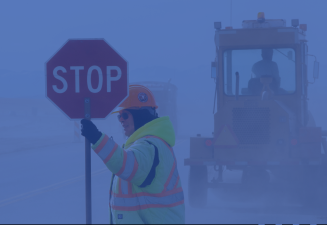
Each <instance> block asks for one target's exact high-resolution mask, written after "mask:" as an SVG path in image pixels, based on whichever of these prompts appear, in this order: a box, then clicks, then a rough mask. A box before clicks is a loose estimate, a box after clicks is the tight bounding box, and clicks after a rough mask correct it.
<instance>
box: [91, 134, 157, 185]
mask: <svg viewBox="0 0 327 225" xmlns="http://www.w3.org/2000/svg"><path fill="white" fill-rule="evenodd" d="M92 148H93V150H94V151H95V153H96V154H97V155H98V156H99V157H100V158H101V159H102V161H103V162H104V164H105V165H106V166H107V167H108V169H109V170H110V171H111V172H112V173H114V174H115V175H116V176H118V177H120V178H122V179H124V180H127V181H130V182H132V183H134V184H136V185H138V186H139V185H141V184H142V183H143V181H144V180H145V179H146V177H147V176H148V174H149V172H150V170H151V167H152V164H153V159H154V154H155V150H154V147H153V146H152V145H150V144H149V143H147V142H146V141H144V140H139V141H137V142H135V143H134V144H133V145H132V146H130V147H129V148H128V149H122V148H121V147H120V146H118V144H117V143H116V142H114V141H113V140H112V138H109V137H108V136H107V135H105V134H103V135H102V136H101V138H100V139H99V141H98V142H97V143H95V144H94V145H93V146H92Z"/></svg>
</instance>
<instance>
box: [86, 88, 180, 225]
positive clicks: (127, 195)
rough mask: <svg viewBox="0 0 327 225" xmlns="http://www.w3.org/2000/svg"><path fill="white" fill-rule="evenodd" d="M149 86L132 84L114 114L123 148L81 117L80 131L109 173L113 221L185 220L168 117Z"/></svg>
mask: <svg viewBox="0 0 327 225" xmlns="http://www.w3.org/2000/svg"><path fill="white" fill-rule="evenodd" d="M157 108H158V106H157V105H156V102H155V99H154V97H153V94H152V93H151V91H150V90H149V89H148V88H146V87H144V86H142V85H130V86H129V96H128V98H127V99H126V100H125V101H124V102H123V103H121V105H120V106H119V109H118V110H117V111H116V112H114V113H118V119H119V121H120V123H121V125H122V126H123V128H124V132H125V135H126V136H127V137H128V139H127V141H126V143H125V144H124V145H123V147H122V148H121V147H119V146H118V144H117V143H115V141H114V140H113V139H112V137H111V138H109V137H108V136H107V135H106V134H104V133H101V132H100V131H98V129H97V128H96V126H95V125H94V124H93V123H92V122H91V121H89V120H85V119H83V120H82V121H81V123H82V135H83V136H85V137H86V138H87V139H88V140H89V141H90V142H91V143H92V144H93V145H92V148H93V150H94V151H95V152H96V153H97V154H98V155H99V157H100V158H101V159H102V160H103V162H104V163H105V165H106V166H107V167H108V169H109V170H110V171H111V172H112V174H113V175H112V180H111V185H110V192H109V193H110V197H109V214H110V222H111V223H141V224H142V223H145V224H147V223H151V224H155V223H185V206H184V194H183V189H182V186H181V180H180V178H179V174H178V171H177V162H176V158H175V155H174V152H173V149H172V147H173V146H174V144H175V133H174V130H173V126H172V123H171V122H170V120H169V117H160V118H159V117H158V116H157V113H156V109H157Z"/></svg>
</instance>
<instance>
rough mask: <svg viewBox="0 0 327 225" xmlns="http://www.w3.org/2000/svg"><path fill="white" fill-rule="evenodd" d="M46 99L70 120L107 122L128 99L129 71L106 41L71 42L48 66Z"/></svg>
mask: <svg viewBox="0 0 327 225" xmlns="http://www.w3.org/2000/svg"><path fill="white" fill-rule="evenodd" d="M46 95H47V97H48V98H49V99H50V100H51V101H52V102H53V103H54V104H56V105H57V106H58V107H59V108H60V109H61V110H62V111H63V112H64V113H65V114H66V115H67V116H68V117H69V118H71V119H82V118H85V115H84V100H85V98H89V99H90V114H91V118H105V117H106V116H107V115H108V114H109V113H110V112H111V111H112V110H113V109H114V108H115V107H116V106H118V105H119V104H120V103H121V102H122V101H123V100H124V99H125V98H126V97H127V96H128V68H127V61H126V60H124V59H123V58H122V57H121V56H120V55H119V54H118V53H117V52H116V51H115V50H113V49H112V48H111V47H110V46H109V45H108V44H107V43H106V42H105V41H104V40H102V39H96V40H68V41H67V43H66V44H65V45H64V46H63V47H62V48H61V49H60V50H59V51H58V52H57V53H56V54H55V55H54V56H53V57H52V58H51V59H50V60H49V61H48V62H47V63H46Z"/></svg>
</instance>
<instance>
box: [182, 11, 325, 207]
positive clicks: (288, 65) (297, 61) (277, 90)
mask: <svg viewBox="0 0 327 225" xmlns="http://www.w3.org/2000/svg"><path fill="white" fill-rule="evenodd" d="M214 28H215V37H214V42H215V49H216V57H215V61H214V62H212V63H211V66H212V67H211V77H212V78H213V79H214V80H215V83H216V91H215V92H216V95H215V102H214V104H215V106H214V120H213V123H214V132H213V136H212V137H201V135H198V136H197V137H191V139H190V158H188V159H185V161H184V164H185V165H188V166H190V180H189V181H190V183H189V184H190V186H189V194H190V196H189V197H190V203H191V204H192V202H193V203H195V202H197V204H199V203H203V204H204V202H205V200H204V199H205V197H203V196H204V195H206V194H205V192H206V189H207V187H208V179H207V178H208V167H210V166H211V167H213V168H214V171H216V172H217V173H218V179H216V181H218V183H222V182H223V176H222V174H223V168H227V169H231V170H234V169H235V170H242V171H243V175H242V182H243V183H251V182H253V181H257V182H259V183H260V182H262V183H264V182H269V174H268V172H267V170H269V171H279V172H280V171H281V172H280V173H281V174H287V173H288V172H289V171H290V170H285V167H284V166H285V165H286V166H301V165H304V164H308V165H322V162H323V160H322V158H323V157H324V155H323V154H322V148H321V147H322V146H324V151H326V150H327V149H326V147H327V144H326V140H325V139H324V138H322V136H324V135H326V133H327V132H325V131H322V129H321V127H317V126H315V123H314V121H313V117H312V115H311V114H310V112H309V110H308V85H309V83H312V82H314V80H315V79H317V78H318V72H319V63H318V62H317V60H315V61H314V73H313V77H312V74H311V73H308V69H307V68H308V57H309V56H312V55H310V54H308V46H307V40H306V30H307V26H306V24H299V20H297V19H293V20H292V22H291V26H286V21H285V20H282V19H271V20H270V19H265V17H264V13H259V14H258V18H257V20H244V21H243V22H242V28H240V29H233V28H232V27H226V28H225V29H223V28H222V26H221V23H220V22H215V23H214ZM310 81H311V82H310ZM293 171H294V170H293ZM295 171H300V167H296V169H295ZM276 174H277V172H276ZM209 180H210V179H209ZM254 183H255V182H254ZM200 190H201V191H200ZM193 192H194V193H193ZM195 192H196V194H195ZM199 193H202V195H201V194H199ZM201 196H202V197H201Z"/></svg>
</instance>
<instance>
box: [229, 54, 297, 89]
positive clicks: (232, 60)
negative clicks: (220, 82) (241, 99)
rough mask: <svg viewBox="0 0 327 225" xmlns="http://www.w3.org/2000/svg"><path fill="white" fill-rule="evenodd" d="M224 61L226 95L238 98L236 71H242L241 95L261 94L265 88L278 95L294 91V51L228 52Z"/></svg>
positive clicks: (240, 81)
mask: <svg viewBox="0 0 327 225" xmlns="http://www.w3.org/2000/svg"><path fill="white" fill-rule="evenodd" d="M223 60H224V91H225V94H227V95H235V90H236V76H235V73H236V72H239V95H260V94H261V93H262V91H263V89H264V85H267V86H269V88H270V89H271V90H272V92H273V93H274V94H276V95H287V94H292V93H294V92H295V87H296V83H295V52H294V50H293V49H292V48H275V49H272V48H265V49H242V50H226V51H225V52H224V59H223ZM267 82H268V84H267Z"/></svg>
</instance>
